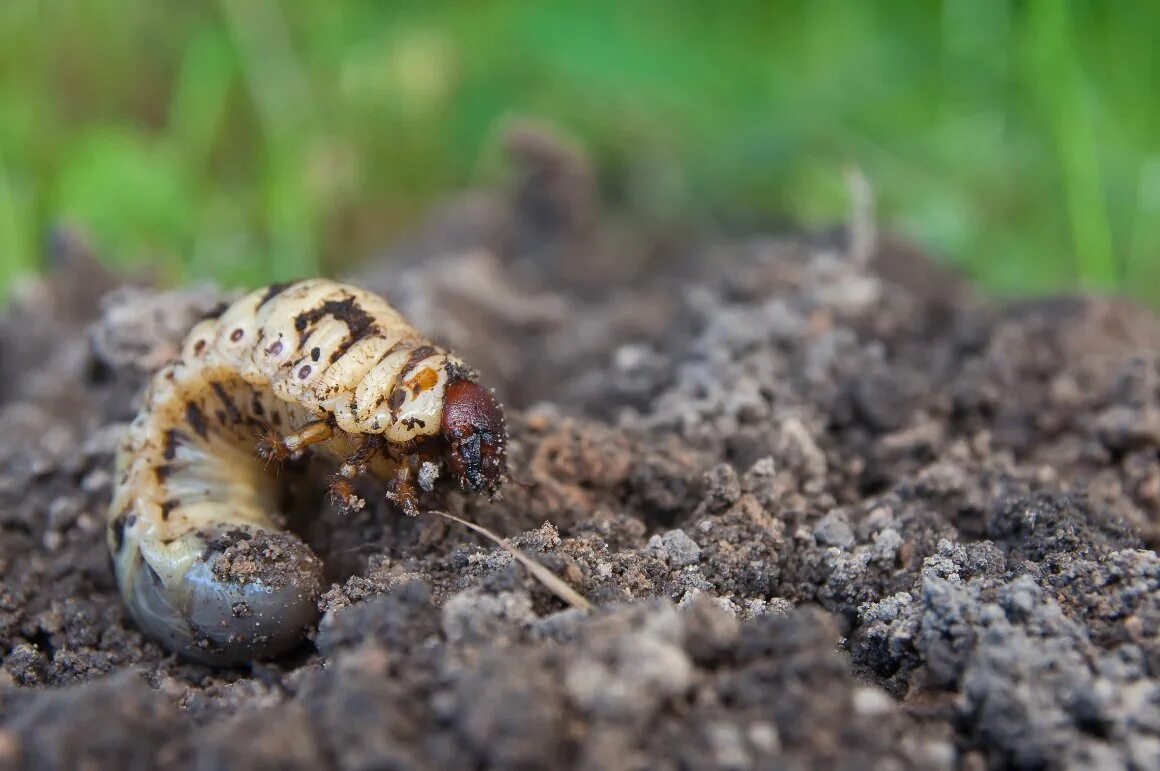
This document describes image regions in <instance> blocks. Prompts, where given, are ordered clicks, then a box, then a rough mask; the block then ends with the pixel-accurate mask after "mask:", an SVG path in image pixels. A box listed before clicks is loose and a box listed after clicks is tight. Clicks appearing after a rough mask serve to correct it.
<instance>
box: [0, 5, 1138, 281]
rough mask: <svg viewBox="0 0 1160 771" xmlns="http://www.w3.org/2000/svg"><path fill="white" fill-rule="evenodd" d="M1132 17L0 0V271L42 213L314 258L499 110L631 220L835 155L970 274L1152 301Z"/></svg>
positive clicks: (253, 274) (794, 212) (473, 141)
mask: <svg viewBox="0 0 1160 771" xmlns="http://www.w3.org/2000/svg"><path fill="white" fill-rule="evenodd" d="M1158 32H1160V6H1155V5H1153V4H1149V3H1145V2H1143V1H1142V0H1141V1H1140V2H1117V3H1094V2H1079V1H1078V0H1077V1H1076V2H1065V1H1064V0H1044V1H1042V2H1034V1H1032V0H1026V1H1024V2H999V1H998V0H987V1H984V0H943V1H942V2H913V1H912V2H901V1H900V2H891V3H848V2H836V1H832V2H810V3H806V2H800V3H774V2H757V1H752V2H744V1H740V0H739V1H737V2H731V3H717V4H711V5H710V4H703V3H694V2H685V1H682V0H670V1H669V2H637V3H623V2H614V1H613V0H589V2H586V3H562V2H561V3H556V2H543V3H525V2H516V1H515V0H493V1H491V2H484V1H482V0H481V1H480V2H463V3H419V2H392V3H384V2H372V1H371V0H359V1H357V2H355V1H352V2H345V3H335V2H332V0H298V1H297V2H295V1H293V0H216V1H215V2H204V3H158V2H148V1H147V0H13V1H12V2H6V3H3V4H0V288H2V287H7V286H9V285H10V283H11V282H12V281H13V280H15V279H16V278H18V277H19V276H21V275H24V274H27V273H30V272H34V271H35V270H37V269H38V267H39V265H40V263H41V260H42V257H41V252H42V248H41V244H42V242H43V236H44V233H45V232H46V231H47V230H48V229H49V228H50V227H52V226H53V225H56V224H61V223H64V224H71V225H75V226H79V227H81V228H82V229H84V230H85V231H87V232H88V233H89V234H90V235H91V237H92V239H93V241H94V242H95V244H96V245H97V247H98V248H99V250H100V252H101V253H102V254H103V255H106V256H107V258H108V259H109V260H110V261H112V262H113V263H114V264H115V265H117V266H119V267H138V268H139V267H142V266H148V267H150V268H152V269H153V270H154V271H155V272H157V273H158V274H159V275H160V277H162V278H163V279H165V280H170V281H176V280H181V279H184V278H191V277H213V278H216V279H218V280H220V281H223V282H226V283H230V284H246V285H250V284H256V283H258V282H261V281H265V280H269V279H274V278H284V277H288V276H295V275H303V274H310V273H315V272H319V271H329V270H334V269H335V268H336V267H338V266H340V265H341V264H343V263H344V262H345V261H352V260H357V259H359V258H362V257H365V256H367V255H369V254H371V253H373V252H374V251H375V250H376V249H378V248H381V247H382V246H383V245H384V244H386V243H388V242H389V240H390V239H391V238H392V237H393V236H395V235H397V234H398V233H399V232H400V231H401V230H403V229H405V228H406V227H407V226H408V225H409V224H413V223H414V221H415V219H416V218H417V217H418V216H419V215H421V213H422V212H423V211H424V210H425V209H426V208H427V207H429V206H430V205H431V204H432V203H433V202H434V201H436V200H438V199H439V198H440V197H441V196H444V195H446V194H448V193H449V192H452V191H454V190H456V189H458V188H460V187H462V186H465V185H467V184H471V183H473V182H478V181H481V180H486V179H487V178H488V175H489V174H493V173H495V171H494V169H493V168H492V167H493V166H494V164H489V147H491V146H492V144H493V139H494V132H495V130H496V126H497V124H498V123H499V122H500V121H502V119H503V118H504V117H505V116H509V115H512V114H520V115H534V116H538V117H542V118H545V119H548V120H550V121H552V122H554V123H556V124H558V125H560V126H562V127H564V128H565V129H566V130H567V131H569V132H570V133H571V134H573V135H575V136H576V137H578V138H579V139H581V140H582V141H583V142H585V143H586V144H587V146H588V147H589V148H590V149H591V150H592V152H593V155H594V157H595V160H596V164H597V169H598V172H599V174H600V178H601V180H602V182H603V183H604V185H605V188H606V189H607V190H608V191H610V195H612V196H613V199H614V203H615V204H617V205H620V206H624V207H627V208H629V209H630V210H631V211H634V212H636V213H638V214H640V215H641V216H645V217H648V218H650V219H651V220H652V221H655V222H662V223H663V222H664V221H665V220H666V219H672V220H683V219H687V218H688V217H690V216H696V217H703V218H705V219H706V220H707V221H715V222H718V223H724V224H726V225H728V226H731V227H759V226H765V225H768V224H769V223H771V222H784V221H787V220H788V221H794V222H799V223H801V224H804V225H807V226H820V225H826V224H831V223H833V222H835V221H839V220H842V219H844V218H845V217H846V214H847V208H848V203H847V200H846V192H845V188H844V186H843V172H844V170H846V169H847V168H849V167H850V166H851V165H856V166H858V167H860V168H861V169H862V170H863V171H864V172H865V174H866V176H867V177H868V178H869V180H870V181H871V183H872V185H873V186H874V188H875V191H876V193H877V197H878V205H879V215H880V218H881V220H882V222H883V225H884V226H885V227H887V228H890V229H894V230H897V231H900V232H902V233H905V234H907V235H910V236H912V237H913V238H915V239H916V240H917V241H919V242H920V243H921V244H923V245H924V246H926V247H927V248H928V249H929V250H930V251H932V252H933V253H934V254H936V255H939V256H941V257H944V258H945V259H947V260H948V261H950V262H952V263H954V264H956V265H957V266H959V267H961V268H962V269H963V270H964V271H965V272H966V273H968V274H969V275H971V276H973V277H974V278H976V279H977V280H978V281H980V282H982V283H983V284H984V285H986V286H988V287H990V288H992V289H993V290H995V291H997V292H1001V293H1032V292H1044V291H1054V290H1059V289H1065V288H1071V287H1077V286H1078V287H1083V288H1089V289H1095V290H1101V291H1103V290H1124V291H1128V292H1131V293H1133V294H1135V295H1137V296H1140V297H1143V298H1145V299H1147V300H1149V301H1153V302H1157V301H1160V216H1158V215H1160V152H1158V150H1160V132H1158V129H1160V101H1158V100H1157V94H1158V93H1160V91H1158V90H1157V85H1158V83H1157V80H1158V79H1157V73H1158V68H1160V64H1158V61H1157V56H1158V54H1157V51H1158V50H1160V48H1158V45H1157V44H1158V43H1160V35H1158ZM493 160H494V159H493Z"/></svg>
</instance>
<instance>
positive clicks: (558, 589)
mask: <svg viewBox="0 0 1160 771" xmlns="http://www.w3.org/2000/svg"><path fill="white" fill-rule="evenodd" d="M430 513H431V514H438V515H439V516H441V517H445V518H447V519H450V520H451V521H452V522H458V523H459V524H461V525H463V526H464V527H466V528H468V529H469V530H474V531H475V532H477V533H479V534H480V535H482V536H484V537H486V538H489V539H491V540H492V541H494V542H495V543H497V544H499V546H500V547H501V548H503V549H504V550H505V551H507V552H508V553H509V554H511V555H512V556H513V557H515V558H516V559H517V560H519V561H520V564H521V565H523V566H524V567H525V568H527V571H528V572H529V573H531V574H532V578H535V579H536V580H537V581H539V582H540V583H541V584H543V585H544V586H545V587H547V588H548V589H549V590H550V591H551V592H552V593H553V594H555V595H556V596H557V597H559V598H560V599H561V600H563V601H564V602H566V603H568V604H569V605H571V606H572V607H573V608H580V609H581V610H592V603H590V602H589V601H588V600H586V599H584V596H583V595H581V594H580V593H579V592H578V591H576V590H575V589H573V588H572V587H571V586H568V584H567V582H565V581H564V580H563V579H562V578H560V577H559V576H557V575H556V574H555V573H553V572H552V571H550V570H548V569H547V568H546V567H544V566H543V565H542V564H540V563H539V562H537V561H536V560H534V559H532V558H531V557H529V556H528V555H526V554H524V553H523V552H522V551H520V550H519V549H517V548H516V547H514V546H512V545H511V544H510V543H508V540H507V539H506V538H500V537H499V536H498V535H496V534H495V533H493V532H491V531H490V530H488V529H487V528H486V527H483V526H482V525H477V524H475V523H474V522H468V521H467V520H466V519H462V518H460V517H457V516H455V515H454V514H448V513H447V512H446V511H439V510H437V509H434V510H432V511H431V512H430Z"/></svg>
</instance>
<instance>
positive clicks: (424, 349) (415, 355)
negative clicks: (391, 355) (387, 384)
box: [399, 345, 435, 375]
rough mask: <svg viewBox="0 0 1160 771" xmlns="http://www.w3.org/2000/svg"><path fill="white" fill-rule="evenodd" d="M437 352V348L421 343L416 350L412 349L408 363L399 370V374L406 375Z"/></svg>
mask: <svg viewBox="0 0 1160 771" xmlns="http://www.w3.org/2000/svg"><path fill="white" fill-rule="evenodd" d="M433 353H435V349H434V348H433V347H431V346H429V345H420V346H419V347H418V348H416V349H415V350H413V351H411V355H410V357H408V358H407V363H406V364H404V365H403V368H402V369H401V370H399V374H401V375H406V374H407V373H408V372H410V371H411V370H412V369H413V368H414V366H415V365H416V364H418V363H419V362H421V361H423V360H424V359H426V358H428V357H429V356H431V354H433Z"/></svg>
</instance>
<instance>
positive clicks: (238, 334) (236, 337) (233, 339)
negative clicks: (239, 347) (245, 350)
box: [230, 328, 246, 343]
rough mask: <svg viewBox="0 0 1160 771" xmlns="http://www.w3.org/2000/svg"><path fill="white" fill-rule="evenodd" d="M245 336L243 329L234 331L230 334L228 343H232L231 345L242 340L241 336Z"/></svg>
mask: <svg viewBox="0 0 1160 771" xmlns="http://www.w3.org/2000/svg"><path fill="white" fill-rule="evenodd" d="M245 334H246V331H245V330H244V329H240V328H239V329H235V330H234V331H233V332H230V342H232V343H236V342H238V341H239V340H241V339H242V336H243V335H245Z"/></svg>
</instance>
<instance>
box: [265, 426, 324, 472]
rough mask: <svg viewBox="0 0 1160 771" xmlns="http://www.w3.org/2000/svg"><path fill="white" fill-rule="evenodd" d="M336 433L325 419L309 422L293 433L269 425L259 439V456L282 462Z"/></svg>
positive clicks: (270, 460)
mask: <svg viewBox="0 0 1160 771" xmlns="http://www.w3.org/2000/svg"><path fill="white" fill-rule="evenodd" d="M333 435H334V429H333V428H331V426H330V425H328V424H327V423H326V422H325V421H321V420H317V421H314V422H313V423H307V424H306V425H305V426H303V427H302V428H300V429H299V430H297V431H295V432H294V433H292V434H279V433H278V432H277V431H275V430H274V429H273V428H272V427H267V428H266V431H265V432H264V433H263V435H262V438H261V439H260V440H259V441H258V457H259V458H261V459H262V460H264V461H266V462H267V463H270V462H273V463H281V462H283V461H285V460H287V459H288V458H290V457H292V456H293V455H294V454H295V453H298V452H301V451H302V450H305V449H306V448H307V447H309V446H310V445H312V444H318V443H319V442H325V441H326V440H327V439H329V438H330V437H331V436H333Z"/></svg>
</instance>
